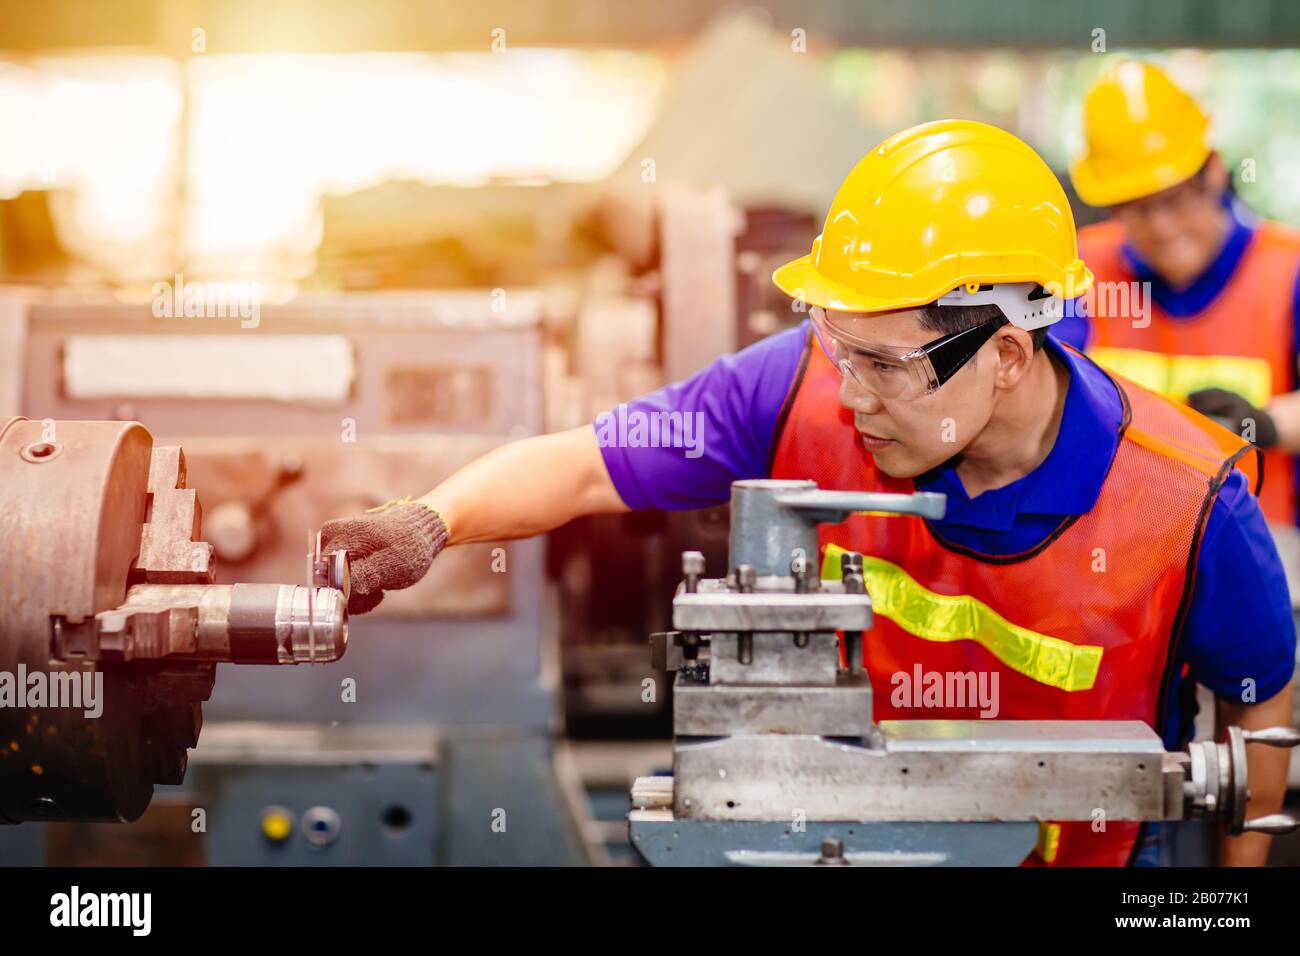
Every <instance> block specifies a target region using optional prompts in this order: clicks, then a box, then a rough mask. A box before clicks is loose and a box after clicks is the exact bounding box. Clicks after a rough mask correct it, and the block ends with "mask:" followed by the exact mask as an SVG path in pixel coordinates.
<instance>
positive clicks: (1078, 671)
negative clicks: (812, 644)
mask: <svg viewBox="0 0 1300 956" xmlns="http://www.w3.org/2000/svg"><path fill="white" fill-rule="evenodd" d="M843 553H844V549H843V548H841V547H840V546H838V545H834V544H830V545H827V546H826V558H825V560H824V561H823V562H822V577H823V578H832V579H836V580H838V579H839V577H840V555H842V554H843ZM862 574H863V577H864V578H865V580H866V584H867V593H868V594H870V595H871V607H872V610H873V611H874V612H875V613H876V614H879V615H881V616H882V617H886V618H888V619H889V620H891V621H893V622H894V623H895V624H897V625H898V626H899V627H901V628H902V629H903V630H905V631H907V633H909V634H911V635H912V636H914V637H919V638H921V639H922V640H926V641H939V642H944V643H947V642H949V641H975V642H976V643H977V644H979V645H980V647H982V648H984V649H985V650H986V651H988V652H989V653H990V654H992V655H993V656H994V657H996V658H997V659H998V660H999V661H1001V662H1002V663H1003V664H1005V665H1006V666H1007V667H1009V668H1011V669H1012V670H1013V671H1015V672H1016V673H1018V674H1023V675H1025V676H1026V677H1028V678H1030V679H1031V680H1035V681H1038V683H1040V684H1046V685H1047V686H1049V687H1055V688H1057V689H1059V690H1065V691H1075V690H1090V689H1091V688H1092V685H1093V684H1094V683H1096V681H1097V669H1098V668H1099V667H1100V666H1101V652H1102V648H1100V647H1097V646H1095V645H1091V644H1071V643H1069V642H1068V641H1063V640H1061V639H1060V638H1056V637H1049V636H1048V635H1046V634H1038V633H1036V632H1035V631H1031V630H1029V629H1028V628H1025V627H1020V626H1019V625H1018V624H1012V623H1011V622H1010V621H1008V620H1007V619H1006V618H1004V617H1003V616H1002V615H1001V614H999V613H998V612H997V611H995V610H993V608H991V607H989V606H988V605H987V604H984V603H983V602H982V601H977V600H976V599H975V598H973V597H971V596H970V595H969V594H958V595H951V594H938V593H936V592H934V591H931V590H929V589H928V588H925V587H923V586H921V585H920V584H918V583H917V581H916V579H915V578H913V577H912V576H911V575H910V574H908V573H907V572H906V571H904V570H903V569H902V568H900V567H899V566H898V565H896V564H893V563H892V562H889V561H886V560H884V559H883V558H873V557H870V556H869V555H865V554H864V555H863V556H862Z"/></svg>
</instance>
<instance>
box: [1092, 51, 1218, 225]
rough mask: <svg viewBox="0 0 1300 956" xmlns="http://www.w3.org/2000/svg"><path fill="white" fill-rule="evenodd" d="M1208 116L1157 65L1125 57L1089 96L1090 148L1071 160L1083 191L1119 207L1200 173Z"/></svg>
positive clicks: (1095, 201) (1206, 148) (1104, 203)
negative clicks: (1076, 158)
mask: <svg viewBox="0 0 1300 956" xmlns="http://www.w3.org/2000/svg"><path fill="white" fill-rule="evenodd" d="M1209 125H1210V121H1209V118H1208V117H1207V116H1206V115H1205V113H1203V112H1202V111H1201V108H1200V107H1199V106H1197V105H1196V101H1195V100H1194V99H1192V98H1191V97H1190V96H1188V95H1187V93H1186V92H1184V91H1183V90H1182V89H1181V88H1180V87H1179V86H1177V85H1176V84H1175V83H1174V81H1173V80H1171V79H1169V77H1168V76H1167V75H1166V74H1165V72H1164V71H1163V70H1162V69H1160V68H1159V67H1158V66H1153V65H1152V64H1150V63H1142V62H1139V61H1136V60H1126V61H1124V62H1123V63H1120V64H1119V65H1118V66H1116V67H1113V68H1112V69H1111V70H1109V71H1108V72H1107V73H1106V74H1105V75H1103V76H1102V78H1101V79H1100V80H1098V81H1097V82H1096V84H1095V85H1094V86H1093V88H1092V89H1091V90H1089V91H1088V96H1087V98H1086V99H1085V100H1084V102H1083V128H1084V140H1085V141H1086V146H1085V151H1084V154H1083V156H1081V157H1080V158H1079V159H1078V160H1077V161H1076V162H1075V163H1074V165H1073V166H1071V167H1070V178H1071V179H1072V180H1073V181H1074V188H1075V189H1076V190H1077V191H1078V193H1079V198H1080V199H1082V200H1083V201H1084V202H1086V203H1088V204H1089V205H1092V206H1113V205H1115V204H1116V203H1122V202H1128V201H1129V200H1130V199H1137V198H1139V197H1141V196H1150V195H1151V194H1152V193H1158V192H1160V191H1161V190H1162V189H1168V188H1169V187H1170V186H1176V185H1177V184H1178V183H1181V182H1182V181H1183V180H1185V179H1188V178H1190V177H1191V176H1193V175H1194V174H1195V173H1196V172H1197V171H1198V170H1199V169H1200V168H1201V167H1202V166H1204V165H1205V160H1206V159H1207V158H1208V157H1209V155H1210V147H1209V144H1208V143H1207V142H1206V136H1205V134H1206V130H1207V129H1208V128H1209Z"/></svg>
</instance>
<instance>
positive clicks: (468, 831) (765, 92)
mask: <svg viewBox="0 0 1300 956" xmlns="http://www.w3.org/2000/svg"><path fill="white" fill-rule="evenodd" d="M1098 31H1101V32H1100V33H1099V32H1098ZM1297 38H1300V8H1297V7H1296V6H1294V5H1292V4H1289V3H1286V2H1283V0H1276V2H1268V0H1240V2H1237V3H1233V4H1230V5H1219V6H1217V7H1216V6H1213V5H1209V4H1202V3H1197V2H1194V0H1185V2H1175V0H1151V2H1148V3H1143V4H1132V3H1128V2H1120V0H1115V2H1102V3H1094V4H1091V5H1082V4H1080V5H1073V4H1072V5H1061V7H1060V8H1059V9H1055V8H1054V9H1053V10H1052V12H1051V13H1050V14H1046V13H1045V12H1044V8H1043V5H1042V4H1039V3H1035V2H1032V0H998V2H988V3H953V2H942V0H928V2H915V3H910V4H895V3H886V2H865V0H857V2H854V0H839V2H825V3H820V4H817V5H815V6H812V5H805V4H800V3H793V2H768V3H766V4H764V5H763V6H762V7H752V8H738V7H734V6H730V5H724V4H722V3H714V2H700V0H694V2H686V0H664V2H656V3H642V4H607V3H601V2H594V0H566V2H537V3H530V2H525V0H516V2H507V3H497V4H475V3H463V4H461V3H446V4H444V3H420V2H415V0H372V2H366V3H344V2H339V0H329V2H316V3H308V2H305V0H304V2H297V0H258V2H256V3H254V2H251V0H234V2H215V0H178V2H168V0H122V2H114V3H100V2H96V0H46V2H41V3H25V2H10V0H0V411H11V412H12V413H13V414H22V415H26V416H27V417H29V418H33V419H44V418H50V419H60V420H62V419H72V420H78V419H137V420H140V421H142V422H143V423H144V424H145V425H146V426H147V427H148V428H149V429H150V430H151V431H152V432H153V433H154V435H155V437H156V438H157V439H159V440H160V441H163V442H179V443H181V444H183V445H184V447H185V449H186V453H187V456H188V458H189V465H190V485H191V487H195V488H197V489H199V494H200V497H201V499H202V501H203V504H204V512H205V514H204V530H205V539H206V540H209V541H211V542H212V543H213V544H214V545H215V547H216V549H217V557H218V562H219V569H220V570H219V578H218V580H231V581H233V580H241V581H258V580H266V581H276V580H296V579H297V578H298V577H299V576H300V571H301V564H302V560H301V557H302V551H303V541H304V536H305V534H306V531H307V529H309V528H316V527H319V525H320V523H321V522H322V521H324V520H325V519H327V518H329V517H333V516H337V515H340V514H346V513H350V512H353V511H355V510H358V509H361V508H364V507H369V506H371V505H373V504H376V503H378V502H381V501H384V500H386V499H389V498H392V497H397V496H400V495H405V494H419V493H422V492H423V491H425V490H427V489H428V488H429V487H432V486H433V485H434V484H435V483H436V482H437V481H438V480H440V479H441V478H443V477H445V476H446V475H447V474H449V473H450V472H451V471H452V470H454V469H455V468H456V467H458V466H459V465H460V464H463V463H465V462H466V461H468V460H470V459H471V458H473V457H475V456H477V455H478V454H481V453H482V452H483V451H484V450H486V449H488V448H490V447H492V446H493V445H495V444H498V443H500V442H503V441H507V440H510V439H512V438H516V437H520V436H524V435H529V434H535V433H540V432H545V431H553V430H558V429H562V428H567V427H571V426H574V425H577V424H580V423H582V422H584V421H590V420H591V419H592V418H593V417H594V416H595V415H597V414H598V413H600V412H602V411H605V410H607V409H609V408H611V407H613V406H616V405H617V404H618V403H620V402H622V401H624V400H626V399H629V398H631V397H633V396H635V395H638V394H641V393H643V392H645V391H647V390H649V389H652V388H654V387H656V386H658V385H659V384H662V383H663V382H666V381H671V380H674V379H677V378H680V377H683V376H685V375H688V374H690V373H692V372H694V371H696V370H697V369H699V368H700V367H702V366H703V365H705V364H706V363H707V362H708V361H710V360H711V359H713V358H714V357H716V356H718V355H720V354H722V353H725V352H728V351H732V350H734V349H736V348H739V347H743V346H744V345H747V344H749V343H750V342H752V341H755V340H757V339H758V338H761V337H763V336H765V335H768V334H770V333H772V332H774V331H776V330H778V329H780V328H782V327H785V326H787V325H790V324H793V323H796V322H798V321H799V319H800V318H801V317H802V316H801V315H800V314H799V313H796V312H792V311H791V310H790V307H789V304H788V302H786V301H785V300H784V299H783V297H782V296H781V295H780V294H779V293H778V292H777V290H775V289H774V288H773V287H772V285H771V283H770V281H769V275H770V273H771V270H772V268H773V266H774V265H775V264H777V263H779V262H783V261H785V260H786V259H789V258H792V257H793V256H796V255H800V254H802V253H804V252H806V251H807V249H808V247H809V245H810V242H811V240H812V238H813V236H814V235H815V233H816V232H817V231H818V226H819V223H820V221H821V218H822V216H823V215H824V213H825V206H826V204H827V203H828V202H829V200H830V198H831V197H832V195H833V193H834V191H835V189H836V187H837V186H838V184H839V182H840V180H841V178H842V177H843V175H844V174H845V172H846V171H847V170H848V169H849V168H850V167H851V166H852V165H853V164H854V163H855V162H856V161H857V160H858V159H859V158H860V157H861V155H862V154H863V153H864V151H866V150H867V149H869V148H870V147H871V146H873V145H874V144H875V143H876V142H878V141H879V140H880V139H881V138H882V137H883V136H884V135H886V134H888V133H890V132H893V131H896V130H898V129H901V128H904V127H906V126H909V125H911V124H913V123H917V122H921V121H923V120H927V119H935V118H941V117H962V118H970V119H980V120H985V121H988V122H992V123H995V124H997V125H999V126H1002V127H1005V128H1007V129H1009V130H1011V131H1013V132H1015V133H1017V134H1018V135H1020V136H1021V137H1023V138H1024V139H1026V140H1027V141H1028V142H1030V143H1031V144H1032V145H1033V146H1034V147H1035V148H1037V149H1038V150H1039V151H1040V152H1041V153H1042V155H1043V156H1044V157H1045V158H1046V159H1047V160H1048V161H1049V163H1051V164H1052V166H1053V167H1054V168H1056V169H1057V170H1058V171H1060V172H1061V174H1062V178H1063V180H1064V179H1065V176H1064V170H1065V168H1066V163H1067V160H1068V157H1069V156H1070V155H1071V154H1072V152H1073V151H1074V149H1075V147H1076V145H1077V143H1078V139H1079V137H1080V122H1079V111H1080V101H1081V98H1082V95H1083V92H1084V90H1085V89H1086V88H1087V86H1088V84H1089V83H1090V82H1091V81H1092V80H1093V79H1094V78H1095V77H1096V76H1097V75H1098V74H1099V73H1100V72H1101V71H1102V69H1103V68H1104V67H1105V66H1106V65H1107V63H1108V62H1109V61H1110V59H1111V57H1113V56H1114V55H1115V54H1117V53H1133V52H1138V53H1141V54H1142V55H1144V56H1149V57H1151V58H1154V59H1156V60H1158V61H1159V62H1161V63H1163V64H1165V65H1166V66H1168V67H1169V69H1170V70H1171V71H1172V72H1173V74H1174V75H1175V76H1176V77H1177V78H1178V79H1179V80H1180V81H1181V82H1182V83H1184V84H1185V85H1186V86H1187V87H1188V89H1189V90H1191V91H1192V92H1193V93H1194V94H1195V95H1197V96H1198V97H1199V98H1200V99H1201V100H1202V102H1203V103H1204V104H1205V105H1206V106H1207V107H1208V109H1209V111H1210V112H1211V114H1212V115H1213V116H1214V117H1215V121H1216V122H1215V127H1214V130H1213V137H1214V140H1215V143H1216V145H1217V147H1218V148H1219V149H1220V150H1221V152H1222V154H1223V156H1224V157H1225V160H1226V163H1227V166H1228V168H1229V169H1231V170H1234V171H1236V172H1237V175H1236V177H1235V183H1234V186H1235V188H1236V189H1237V192H1238V193H1239V195H1240V196H1241V197H1242V198H1243V199H1244V200H1245V201H1246V202H1247V203H1248V204H1249V205H1250V206H1252V207H1253V208H1254V209H1256V210H1257V211H1258V212H1260V213H1261V214H1264V215H1267V216H1269V217H1272V218H1275V219H1279V220H1281V221H1284V222H1289V223H1291V224H1293V225H1300V50H1295V49H1287V48H1285V47H1286V46H1287V45H1288V44H1290V45H1297V44H1296V43H1295V41H1296V40H1297ZM1245 169H1250V170H1252V172H1251V173H1250V174H1249V175H1243V174H1242V170H1245ZM1068 189H1069V187H1068V182H1067V191H1068ZM1076 215H1077V217H1078V219H1079V221H1080V222H1087V221H1091V220H1092V219H1094V218H1095V212H1094V211H1093V210H1089V209H1087V208H1086V207H1079V208H1076ZM182 277H183V278H182ZM160 283H161V284H164V285H169V286H172V287H175V286H181V287H182V288H184V287H185V286H186V284H191V283H193V284H196V287H198V288H199V289H200V293H201V294H202V295H204V296H206V297H212V296H213V295H219V296H220V297H221V298H222V300H223V301H230V302H234V301H236V300H237V299H238V297H239V296H240V295H244V296H246V297H247V296H251V297H252V299H253V300H254V301H255V302H256V303H257V304H258V306H259V309H258V315H257V318H256V321H251V320H249V318H248V316H245V317H244V319H243V320H242V321H241V318H240V316H239V315H238V314H236V315H235V316H234V317H231V316H230V315H228V314H227V315H211V314H208V315H197V316H196V315H190V316H189V317H186V316H185V315H184V309H182V308H181V306H180V303H179V302H177V303H176V307H175V309H174V311H175V312H176V313H178V315H177V316H176V317H171V316H168V315H166V314H159V309H158V300H159V292H158V287H159V284H160ZM169 294H171V293H169ZM227 295H228V296H229V299H228V300H227V299H226V298H225V297H226V296H227ZM241 301H242V300H241ZM349 423H350V424H349ZM349 429H351V432H349ZM521 480H526V476H521ZM726 530H727V529H726V516H725V512H723V511H721V510H716V511H700V512H687V513H681V514H673V515H634V516H627V517H620V518H608V519H592V520H588V521H583V522H578V523H575V524H573V525H571V526H569V527H566V528H565V529H562V530H561V531H560V532H558V533H556V534H553V535H551V536H550V537H549V539H548V540H545V541H542V540H537V541H528V542H518V543H513V544H510V545H508V546H505V547H504V548H503V549H497V548H494V547H493V546H491V545H476V546H472V547H466V548H458V549H455V550H454V551H452V552H450V553H448V554H447V555H445V556H443V557H441V558H439V560H438V561H437V563H436V564H435V566H434V571H433V573H431V574H430V575H429V577H428V578H427V579H426V580H425V581H424V582H422V583H421V584H420V585H419V586H417V587H416V588H413V589H411V590H410V591H409V592H404V593H402V594H400V595H393V596H391V597H390V598H389V599H388V600H386V601H385V603H384V604H383V606H382V607H381V608H380V609H379V611H378V612H376V613H375V614H374V615H371V616H367V617H366V618H363V619H355V620H354V621H353V626H352V628H353V629H352V645H353V646H352V649H351V652H350V653H349V654H348V656H347V657H346V658H345V659H344V660H343V661H342V662H341V663H340V664H336V665H331V666H328V667H320V668H300V669H293V670H292V672H289V673H286V672H284V671H283V670H277V669H275V668H264V669H259V668H242V669H239V670H238V671H236V670H235V669H234V668H231V667H226V668H223V670H222V672H221V676H220V677H219V679H218V681H217V687H216V691H215V693H214V695H213V698H212V701H211V703H210V704H209V705H208V706H207V708H206V711H205V713H206V718H207V726H206V727H205V729H204V732H203V733H204V736H203V738H202V741H201V743H200V746H199V748H198V750H197V751H196V752H195V753H194V755H193V757H192V760H191V768H190V776H189V778H188V779H187V782H186V784H185V785H184V786H183V787H177V788H173V789H171V790H169V791H160V794H159V796H158V798H156V799H155V802H154V805H153V806H152V807H151V808H150V810H149V811H148V812H147V813H146V815H145V817H144V818H142V820H141V821H140V822H138V823H136V824H132V825H130V826H124V827H112V826H103V825H81V824H59V825H49V826H47V827H45V828H44V830H42V829H41V828H38V827H34V826H25V827H22V828H11V829H10V832H4V833H0V856H3V855H6V854H7V855H8V857H9V859H10V861H21V860H33V859H38V858H43V859H47V860H49V861H50V862H114V863H124V862H162V863H200V862H210V863H224V862H241V863H271V862H277V861H280V862H296V863H304V862H320V863H341V864H349V863H417V864H419V863H435V862H436V863H480V862H491V863H535V862H544V863H584V862H594V863H610V862H613V863H620V862H628V863H630V862H633V860H634V856H633V854H632V853H631V851H630V849H628V847H627V845H626V831H625V827H624V824H623V814H624V813H625V812H626V808H627V786H628V784H629V782H630V781H631V779H632V777H633V776H635V775H637V774H645V773H650V772H653V770H654V769H655V768H656V767H662V766H665V765H666V764H667V762H668V745H667V738H668V736H669V734H670V724H669V721H668V715H669V704H670V701H669V699H668V687H669V681H668V680H666V679H664V676H663V675H662V674H659V675H657V676H658V683H657V685H656V686H657V688H658V693H657V694H655V698H654V699H653V700H647V699H646V696H647V695H646V693H645V683H644V682H645V680H646V679H647V678H655V677H656V674H655V672H653V671H652V670H651V669H650V662H649V655H648V651H647V645H646V638H647V635H648V634H649V633H650V632H652V631H660V630H665V629H666V628H667V612H668V608H669V599H670V596H671V594H672V591H673V589H674V587H675V585H676V582H677V577H678V566H677V565H678V558H677V556H678V555H679V553H680V552H681V551H682V550H683V549H684V548H698V549H700V550H704V551H705V552H706V554H708V555H709V556H710V557H711V558H714V559H715V560H717V561H721V560H722V557H723V555H724V554H725V541H726ZM495 564H500V565H501V567H495V566H494V565H495ZM502 568H504V573H501V571H502ZM347 677H351V678H354V679H355V681H356V689H357V693H356V700H355V702H352V701H344V700H342V699H341V698H340V693H339V684H340V680H341V679H342V678H347ZM198 805H201V806H204V807H208V808H210V809H209V821H210V822H209V828H208V832H207V838H206V839H200V838H196V839H194V840H192V841H177V840H176V839H175V833H176V830H177V827H178V826H181V827H183V828H184V829H186V830H187V831H188V821H189V820H190V818H191V811H192V808H193V807H194V806H198ZM484 805H489V806H494V807H495V806H501V807H506V808H509V810H510V812H511V814H512V817H511V819H512V821H516V820H517V821H518V823H517V824H516V823H514V822H512V824H511V826H510V831H509V833H508V834H507V836H506V837H505V839H501V838H500V834H497V833H495V832H493V831H492V830H491V829H490V827H489V821H488V820H486V819H480V815H481V808H482V807H483V806H484ZM330 814H334V816H331V815H330ZM178 821H179V822H178ZM285 821H291V822H292V823H293V824H294V825H295V826H296V825H297V824H298V823H299V822H301V824H302V825H303V827H304V828H305V829H303V830H302V833H303V834H305V837H306V838H303V837H302V836H300V835H297V834H296V832H295V833H294V834H291V835H290V836H287V837H284V836H281V837H280V838H277V834H282V832H283V827H284V823H285ZM1277 842H1278V850H1277V852H1278V853H1286V852H1294V850H1293V849H1292V850H1290V851H1288V845H1289V844H1288V841H1285V840H1279V841H1277ZM1293 842H1294V841H1292V843H1293Z"/></svg>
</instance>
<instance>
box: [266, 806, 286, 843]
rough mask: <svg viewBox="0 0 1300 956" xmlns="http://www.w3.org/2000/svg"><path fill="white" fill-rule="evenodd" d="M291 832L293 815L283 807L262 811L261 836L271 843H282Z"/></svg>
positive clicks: (268, 808)
mask: <svg viewBox="0 0 1300 956" xmlns="http://www.w3.org/2000/svg"><path fill="white" fill-rule="evenodd" d="M292 832H293V813H291V812H290V811H289V810H286V809H285V808H284V807H267V808H266V809H265V810H263V811H262V836H264V837H266V839H267V840H269V841H270V842H271V843H283V842H284V841H285V840H287V839H289V834H291V833H292Z"/></svg>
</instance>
